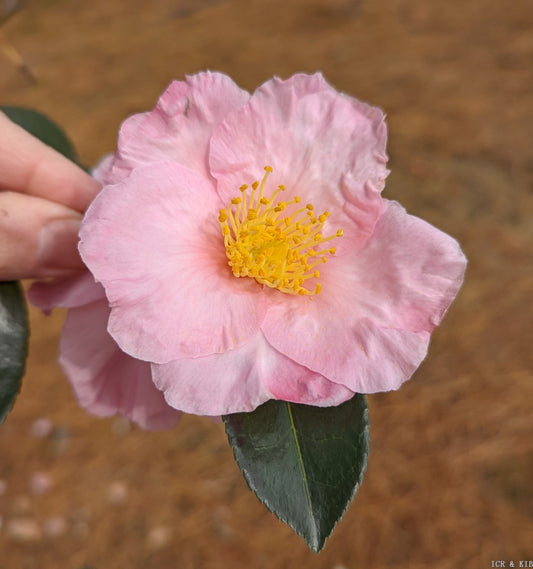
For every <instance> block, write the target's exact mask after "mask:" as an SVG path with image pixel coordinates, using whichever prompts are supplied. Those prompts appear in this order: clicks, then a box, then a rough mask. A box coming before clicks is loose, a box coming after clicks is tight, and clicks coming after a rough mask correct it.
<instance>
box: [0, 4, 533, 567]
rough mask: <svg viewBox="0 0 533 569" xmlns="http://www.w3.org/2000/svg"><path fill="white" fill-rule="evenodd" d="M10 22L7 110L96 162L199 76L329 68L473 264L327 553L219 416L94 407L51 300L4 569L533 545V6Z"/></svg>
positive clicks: (359, 560)
mask: <svg viewBox="0 0 533 569" xmlns="http://www.w3.org/2000/svg"><path fill="white" fill-rule="evenodd" d="M10 4H11V5H14V4H15V2H9V1H8V0H4V1H3V2H0V10H3V11H4V15H7V12H8V10H9V9H10V7H13V6H10ZM0 30H1V33H2V35H3V39H2V40H1V42H0V43H1V45H3V47H2V48H1V51H0V104H4V105H19V106H28V107H31V108H34V109H36V110H39V111H41V112H44V113H45V114H47V115H48V116H49V117H51V118H52V119H54V120H55V121H56V122H58V123H59V124H60V125H61V126H62V127H63V128H64V129H65V130H66V132H67V133H68V135H69V136H70V137H71V139H72V140H73V142H74V144H75V146H76V147H77V149H78V151H79V153H80V155H81V158H82V160H83V161H84V162H85V163H86V164H93V163H94V162H96V161H97V160H98V158H99V157H100V156H101V155H102V154H104V153H106V152H110V151H113V150H114V148H115V143H116V136H117V131H118V128H119V125H120V123H121V122H122V120H124V119H125V118H126V117H127V116H128V115H130V114H132V113H135V112H139V111H144V110H147V109H150V108H152V107H153V106H154V104H155V102H156V100H157V97H158V95H159V94H160V93H161V92H162V90H163V89H164V88H165V87H166V85H167V84H168V83H169V82H170V81H171V80H172V79H174V78H177V79H180V78H183V76H184V74H186V73H194V72H196V71H199V70H203V69H212V70H220V71H223V72H226V73H228V74H229V75H231V76H232V77H233V79H234V80H235V81H236V82H237V83H238V84H239V85H241V86H242V87H244V88H246V89H248V90H251V91H253V90H254V89H255V87H257V86H258V85H259V84H261V83H262V82H263V81H265V80H266V79H268V78H270V77H271V76H272V75H279V76H281V77H288V76H289V75H292V74H293V73H294V72H297V71H307V72H313V71H316V70H321V71H323V72H324V74H325V76H326V78H327V79H328V80H329V81H330V82H331V83H332V84H333V85H334V86H335V87H336V88H337V89H339V90H341V91H345V92H347V93H350V94H352V95H354V96H356V97H358V98H360V99H362V100H366V101H368V102H370V103H372V104H374V105H377V106H380V107H382V108H383V109H384V110H385V112H386V113H387V115H388V126H389V140H390V141H389V154H390V168H391V170H392V173H391V175H390V177H389V179H388V183H387V187H386V190H385V196H386V197H388V198H390V199H397V200H399V201H400V202H401V203H402V204H403V205H404V206H405V207H406V208H407V209H408V211H409V212H410V213H412V214H415V215H418V216H420V217H423V218H424V219H426V220H428V221H430V222H431V223H433V224H434V225H436V226H437V227H439V228H440V229H442V230H444V231H446V232H448V233H450V234H451V235H453V236H454V237H456V238H457V239H458V240H459V241H460V242H461V244H462V245H463V248H464V250H465V252H466V254H467V256H468V258H469V261H470V262H469V268H468V271H467V276H466V282H465V285H464V288H463V290H462V291H461V293H460V296H459V298H458V300H457V301H456V303H455V304H454V305H453V306H452V308H451V310H450V311H449V313H448V315H447V316H446V318H445V320H444V322H443V324H442V325H441V327H440V328H439V329H437V331H436V332H435V334H434V336H433V340H432V344H431V347H430V354H429V357H428V358H427V359H426V361H425V362H424V364H423V365H422V366H421V368H420V369H419V370H418V372H417V373H416V374H415V376H414V377H413V379H412V380H411V381H410V382H408V383H407V384H406V385H405V386H404V387H403V388H402V389H401V390H400V391H399V392H395V393H389V394H380V395H373V396H370V397H369V398H368V401H369V407H370V417H371V423H372V427H371V453H370V461H369V467H368V471H367V474H366V479H365V481H364V483H363V485H362V487H361V489H360V491H359V493H358V495H357V496H356V498H355V500H354V502H353V504H352V505H351V507H350V509H349V510H348V512H347V514H346V515H345V517H344V519H343V520H342V521H341V522H340V523H339V524H338V526H337V528H336V530H335V532H334V534H333V536H332V537H331V538H330V539H329V540H328V542H327V545H326V547H325V549H324V551H323V552H322V553H321V554H319V555H315V554H313V553H311V552H310V551H309V550H308V549H307V547H306V545H305V543H304V542H303V540H301V539H300V538H299V537H298V536H296V535H295V534H293V533H292V531H291V530H290V529H289V528H288V527H286V526H284V525H283V524H281V523H280V522H279V521H278V520H277V519H276V518H275V517H274V516H273V515H272V514H270V513H268V512H267V511H266V510H265V508H264V507H263V506H262V505H261V504H260V503H259V502H258V501H257V499H256V498H255V496H254V495H253V494H252V493H251V492H249V490H248V488H247V486H246V483H245V482H244V480H243V478H242V476H241V474H240V471H239V469H238V468H237V466H236V464H235V463H234V461H233V457H232V453H231V450H230V447H229V445H228V444H227V440H226V437H225V434H224V430H223V426H222V425H220V424H215V423H212V422H211V421H209V420H207V419H202V418H197V417H186V418H185V419H184V420H183V421H182V422H181V424H180V425H179V426H178V428H176V429H175V430H174V431H172V432H164V433H148V432H143V431H141V430H139V429H137V428H135V427H134V426H132V425H129V424H128V423H127V422H126V421H124V420H122V419H109V420H102V419H97V418H94V417H91V416H89V415H87V414H86V413H85V412H84V411H83V410H81V409H80V408H78V406H77V404H76V402H75V400H74V398H73V396H72V394H71V390H70V387H69V385H68V384H67V382H66V381H65V380H64V378H63V376H62V374H61V371H60V369H59V368H58V366H57V364H56V363H55V361H56V353H57V346H58V338H59V334H60V329H61V325H62V320H63V317H64V314H63V313H61V312H59V311H58V312H56V313H54V314H53V315H52V316H51V317H45V316H43V315H41V314H39V313H38V312H37V311H34V310H32V312H31V321H32V337H31V344H30V358H29V363H28V368H27V374H26V378H25V381H24V384H23V389H22V393H21V395H20V397H19V399H18V401H17V404H16V406H15V410H14V411H13V412H12V413H11V414H10V415H9V416H8V419H7V421H6V423H5V424H4V425H3V426H2V427H0V567H1V568H2V569H4V568H6V569H11V568H17V569H18V568H21V569H34V568H35V569H36V568H40V569H56V568H57V569H63V568H69V569H79V568H81V567H86V568H88V567H91V568H92V569H104V568H105V569H122V568H128V569H141V568H143V569H144V568H146V567H154V568H158V569H171V568H172V569H175V568H179V569H181V568H183V569H193V568H203V567H206V568H207V567H209V568H211V567H212V568H227V567H231V568H232V569H244V568H246V569H249V568H263V567H265V568H267V567H268V568H291V569H292V568H301V567H306V568H308V569H319V568H320V569H322V568H324V569H355V568H385V567H401V568H403V567H406V568H413V569H418V568H427V567H431V568H432V569H452V568H454V569H456V568H466V569H470V568H471V569H474V568H476V569H477V568H482V567H492V566H494V565H492V562H493V561H494V562H495V561H498V560H505V561H506V562H507V566H509V562H510V561H511V560H512V561H514V563H515V566H518V563H519V562H520V561H521V560H522V561H523V560H526V561H529V560H532V561H533V485H532V482H533V436H532V433H533V417H532V412H531V405H532V401H533V349H532V346H531V341H532V337H533V336H532V332H533V327H532V325H531V319H532V318H531V309H532V297H533V219H532V215H533V159H532V153H533V144H532V138H533V119H532V115H533V65H532V62H533V11H532V10H531V2H530V0H514V1H513V2H507V1H505V0H484V1H483V0H432V1H431V2H425V1H423V0H381V1H379V2H376V1H371V0H151V1H150V2H145V1H140V0H131V1H129V2H123V1H121V0H105V1H104V0H95V1H93V2H82V1H81V0H47V1H40V2H37V1H34V2H31V1H30V2H28V3H27V5H26V6H25V7H24V8H23V9H22V10H20V11H19V12H18V13H16V14H14V15H13V16H12V17H10V18H9V19H6V20H5V21H4V22H3V25H2V26H1V28H0ZM6 46H11V47H10V48H9V49H8V48H7V47H6ZM13 48H15V49H16V51H17V53H18V55H16V54H15V53H14V51H13ZM19 56H20V57H22V59H23V61H24V63H22V60H21V59H20V57H19Z"/></svg>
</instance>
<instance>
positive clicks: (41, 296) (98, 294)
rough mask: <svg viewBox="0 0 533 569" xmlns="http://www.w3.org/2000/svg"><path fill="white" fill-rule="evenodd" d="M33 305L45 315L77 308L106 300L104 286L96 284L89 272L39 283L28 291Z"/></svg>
mask: <svg viewBox="0 0 533 569" xmlns="http://www.w3.org/2000/svg"><path fill="white" fill-rule="evenodd" d="M28 298H29V300H30V302H31V303H32V304H34V305H35V306H37V307H38V308H40V309H41V310H42V311H43V312H45V313H50V312H51V311H52V309H53V308H56V307H58V306H59V307H61V308H75V307H77V306H83V305H84V304H89V303H90V302H94V301H95V300H99V299H101V298H105V291H104V289H103V288H102V285H101V284H99V283H97V282H95V280H94V277H93V276H92V275H91V273H89V271H84V272H82V273H79V274H76V275H72V276H69V277H62V278H56V279H53V280H49V281H37V282H35V283H33V284H32V285H31V287H30V288H29V290H28Z"/></svg>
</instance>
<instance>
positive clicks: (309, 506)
mask: <svg viewBox="0 0 533 569" xmlns="http://www.w3.org/2000/svg"><path fill="white" fill-rule="evenodd" d="M286 407H287V413H288V415H289V422H290V425H291V432H292V436H293V438H294V444H295V446H296V454H297V456H298V465H299V466H300V471H301V473H302V479H303V485H304V490H305V497H306V498H307V509H308V511H309V516H310V518H311V520H312V521H313V525H315V524H314V517H313V503H312V501H311V494H310V492H309V484H308V482H307V473H306V471H305V466H304V461H303V456H302V451H301V449H300V441H299V440H298V432H297V430H296V425H295V424H294V417H293V415H292V407H291V404H290V403H289V402H286ZM315 529H316V528H315Z"/></svg>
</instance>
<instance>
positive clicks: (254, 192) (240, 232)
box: [218, 166, 342, 295]
mask: <svg viewBox="0 0 533 569" xmlns="http://www.w3.org/2000/svg"><path fill="white" fill-rule="evenodd" d="M271 172H272V168H271V167H270V166H265V175H264V177H263V180H262V181H261V183H259V182H257V181H256V182H254V183H253V184H252V187H251V191H249V188H248V186H247V185H246V184H245V185H242V186H241V187H240V188H239V189H240V192H241V197H235V198H233V199H232V200H231V202H230V204H229V207H228V208H226V209H221V210H220V215H219V217H218V220H219V222H220V226H221V227H222V234H223V235H224V246H225V247H226V256H227V257H228V264H229V266H230V267H231V270H232V271H233V274H234V275H235V276H236V277H251V278H253V279H255V280H256V281H257V282H258V283H260V284H264V285H267V286H269V287H272V288H277V289H278V290H280V291H281V292H286V293H288V294H300V295H314V294H318V293H320V291H321V285H320V283H316V284H315V286H314V288H312V289H309V288H306V283H307V281H308V280H309V279H318V278H319V277H320V272H319V271H318V269H316V267H317V265H320V264H322V263H325V262H326V261H327V257H326V256H327V255H334V254H335V248H334V247H331V248H321V247H320V246H321V245H322V244H323V243H325V242H327V241H331V240H332V239H336V238H337V237H342V229H339V230H338V231H337V232H336V233H335V234H334V235H330V236H328V237H323V236H322V228H323V226H324V223H325V222H326V220H327V218H328V217H329V212H328V211H325V212H324V213H322V214H320V215H319V216H318V217H317V216H316V215H315V213H314V208H313V206H312V205H311V204H307V205H305V206H303V207H297V205H296V204H299V203H300V198H299V197H298V196H295V197H294V199H292V200H291V201H288V202H284V201H277V198H276V197H277V195H278V194H279V193H280V192H283V191H285V187H284V186H282V185H280V186H278V187H277V188H276V189H275V190H274V191H273V192H272V194H271V195H270V197H267V196H265V185H266V182H267V179H268V175H269V174H270V173H271ZM291 206H292V207H291ZM287 209H288V211H291V210H294V211H293V212H292V214H291V215H287V213H288V212H287V211H286V210H287Z"/></svg>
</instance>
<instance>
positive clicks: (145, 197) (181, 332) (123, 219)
mask: <svg viewBox="0 0 533 569" xmlns="http://www.w3.org/2000/svg"><path fill="white" fill-rule="evenodd" d="M219 207H220V203H219V198H218V195H217V194H216V192H215V191H214V189H213V187H212V185H211V184H210V183H209V182H208V181H207V180H204V179H203V178H201V177H200V176H198V175H197V174H195V173H194V172H192V171H190V170H188V169H187V168H185V167H183V166H181V165H179V164H176V163H166V164H165V163H160V164H154V165H150V166H146V167H141V168H137V169H136V170H134V171H133V172H132V174H131V176H130V177H129V178H128V179H126V180H125V181H123V182H122V183H120V184H117V185H115V186H107V187H106V188H104V190H103V191H102V192H101V193H100V194H99V196H98V197H97V198H96V199H95V201H94V202H93V204H92V205H91V207H90V209H89V210H88V212H87V214H86V217H85V220H84V222H83V224H82V228H81V232H80V236H81V243H80V251H81V254H82V258H83V260H84V261H85V263H86V264H87V265H88V267H89V268H90V269H91V271H92V272H93V274H94V275H95V277H96V279H97V280H98V281H100V282H102V284H103V285H104V288H105V289H106V294H107V297H108V299H109V302H110V305H111V307H112V312H111V318H110V323H109V331H110V333H111V335H112V336H113V337H114V338H115V340H116V341H117V343H118V344H119V346H120V347H121V348H122V349H123V350H124V351H125V352H127V353H129V354H130V355H132V356H134V357H137V358H139V359H143V360H147V361H151V362H156V363H166V362H169V361H171V360H175V359H179V358H182V357H198V356H205V355H210V354H213V353H219V352H224V351H226V350H228V349H231V348H233V347H236V346H238V345H240V344H242V343H243V342H244V341H246V340H247V339H248V338H250V337H251V336H253V335H254V334H255V333H256V331H257V329H258V326H259V324H260V322H261V320H262V318H263V314H264V306H263V303H262V301H261V299H262V289H261V287H260V286H259V285H258V284H257V283H256V282H255V281H252V280H251V279H236V278H235V277H234V276H233V274H232V272H231V270H230V268H229V266H228V263H227V258H226V255H225V249H224V243H223V239H222V234H221V230H220V225H219V222H218V209H219Z"/></svg>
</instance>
